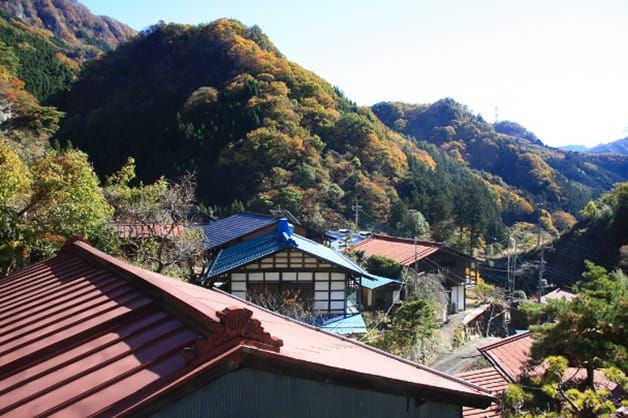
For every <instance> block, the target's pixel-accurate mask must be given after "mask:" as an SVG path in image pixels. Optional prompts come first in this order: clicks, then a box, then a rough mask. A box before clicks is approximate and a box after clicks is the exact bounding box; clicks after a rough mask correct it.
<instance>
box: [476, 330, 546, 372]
mask: <svg viewBox="0 0 628 418" xmlns="http://www.w3.org/2000/svg"><path fill="white" fill-rule="evenodd" d="M533 343H534V340H533V339H532V337H531V336H530V332H529V331H526V332H523V333H521V334H516V335H512V336H510V337H507V338H504V339H502V340H500V341H497V342H495V343H492V344H488V345H485V346H483V347H480V348H479V350H480V353H482V355H483V356H484V357H486V359H487V360H488V361H490V362H491V364H493V366H495V368H496V369H497V370H499V371H500V372H501V373H502V374H503V375H504V376H505V377H506V378H508V379H509V380H510V381H511V382H517V381H519V378H520V377H521V376H522V375H523V374H524V373H526V371H527V369H526V367H527V364H528V361H529V360H530V353H531V349H532V344H533Z"/></svg>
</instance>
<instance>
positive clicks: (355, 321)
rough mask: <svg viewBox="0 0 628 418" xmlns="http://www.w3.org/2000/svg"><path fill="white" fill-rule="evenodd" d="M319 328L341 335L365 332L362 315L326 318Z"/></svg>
mask: <svg viewBox="0 0 628 418" xmlns="http://www.w3.org/2000/svg"><path fill="white" fill-rule="evenodd" d="M319 326H320V328H322V329H324V330H325V331H329V332H333V333H334V334H341V335H348V334H364V333H365V332H366V331H367V329H366V324H365V323H364V318H363V317H362V314H355V315H349V316H344V315H340V316H337V317H334V318H328V319H326V320H325V321H323V323H321V324H320V325H319Z"/></svg>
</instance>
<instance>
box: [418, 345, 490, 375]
mask: <svg viewBox="0 0 628 418" xmlns="http://www.w3.org/2000/svg"><path fill="white" fill-rule="evenodd" d="M499 339H500V338H498V337H483V338H475V339H471V340H469V341H467V343H466V344H465V345H463V346H461V347H458V348H456V349H455V350H452V351H448V352H443V353H440V354H439V355H438V357H437V358H436V360H435V361H434V362H433V363H432V364H430V367H432V368H434V369H436V370H440V371H442V372H445V373H449V374H456V373H460V372H463V371H466V370H469V369H470V367H471V366H472V365H473V363H475V362H477V361H479V360H480V359H481V358H482V355H481V354H480V352H479V351H478V347H481V346H483V345H486V344H489V343H491V342H493V341H497V340H499Z"/></svg>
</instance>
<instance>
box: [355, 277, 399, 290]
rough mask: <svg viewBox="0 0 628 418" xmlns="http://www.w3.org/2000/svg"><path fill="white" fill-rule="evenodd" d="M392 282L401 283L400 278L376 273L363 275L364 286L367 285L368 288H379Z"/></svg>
mask: <svg viewBox="0 0 628 418" xmlns="http://www.w3.org/2000/svg"><path fill="white" fill-rule="evenodd" d="M391 283H398V284H401V282H400V281H399V280H395V279H389V278H388V277H382V276H375V275H374V274H371V275H370V276H366V277H362V287H366V288H367V289H377V288H380V287H382V286H386V285H388V284H391Z"/></svg>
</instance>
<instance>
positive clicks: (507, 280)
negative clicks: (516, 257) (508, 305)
mask: <svg viewBox="0 0 628 418" xmlns="http://www.w3.org/2000/svg"><path fill="white" fill-rule="evenodd" d="M510 242H511V241H510V235H508V248H507V249H506V256H507V265H508V267H506V292H507V295H506V296H507V300H508V301H510V294H511V292H510V287H511V282H512V276H511V274H510V270H511V264H510Z"/></svg>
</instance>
